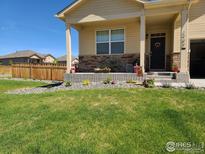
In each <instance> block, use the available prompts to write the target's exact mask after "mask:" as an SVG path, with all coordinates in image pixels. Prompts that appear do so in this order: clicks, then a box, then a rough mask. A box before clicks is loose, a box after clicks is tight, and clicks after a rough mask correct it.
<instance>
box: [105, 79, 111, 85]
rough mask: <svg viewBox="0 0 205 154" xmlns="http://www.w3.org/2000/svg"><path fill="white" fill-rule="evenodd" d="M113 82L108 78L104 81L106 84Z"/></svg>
mask: <svg viewBox="0 0 205 154" xmlns="http://www.w3.org/2000/svg"><path fill="white" fill-rule="evenodd" d="M111 82H112V79H111V78H107V79H105V80H104V81H103V83H104V84H110V83H111Z"/></svg>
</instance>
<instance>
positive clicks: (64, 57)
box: [57, 55, 76, 62]
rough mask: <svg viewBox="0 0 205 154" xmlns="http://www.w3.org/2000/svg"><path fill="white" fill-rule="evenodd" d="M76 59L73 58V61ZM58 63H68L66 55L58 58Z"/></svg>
mask: <svg viewBox="0 0 205 154" xmlns="http://www.w3.org/2000/svg"><path fill="white" fill-rule="evenodd" d="M75 59H76V58H75V57H72V61H74V60H75ZM57 61H59V62H62V61H67V56H66V55H64V56H61V57H59V58H57Z"/></svg>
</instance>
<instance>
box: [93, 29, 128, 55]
mask: <svg viewBox="0 0 205 154" xmlns="http://www.w3.org/2000/svg"><path fill="white" fill-rule="evenodd" d="M96 48H97V54H122V53H124V29H117V30H105V31H97V32H96Z"/></svg>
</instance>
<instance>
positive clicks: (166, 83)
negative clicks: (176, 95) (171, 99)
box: [162, 82, 172, 88]
mask: <svg viewBox="0 0 205 154" xmlns="http://www.w3.org/2000/svg"><path fill="white" fill-rule="evenodd" d="M162 87H163V88H171V87H172V86H171V84H170V83H169V82H165V83H163V84H162Z"/></svg>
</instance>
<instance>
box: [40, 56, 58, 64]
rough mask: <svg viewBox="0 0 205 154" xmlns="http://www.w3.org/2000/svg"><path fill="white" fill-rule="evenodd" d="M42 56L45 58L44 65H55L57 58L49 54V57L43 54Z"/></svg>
mask: <svg viewBox="0 0 205 154" xmlns="http://www.w3.org/2000/svg"><path fill="white" fill-rule="evenodd" d="M41 55H42V58H43V63H54V62H55V60H56V58H55V57H54V56H53V55H51V54H47V55H44V54H41Z"/></svg>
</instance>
